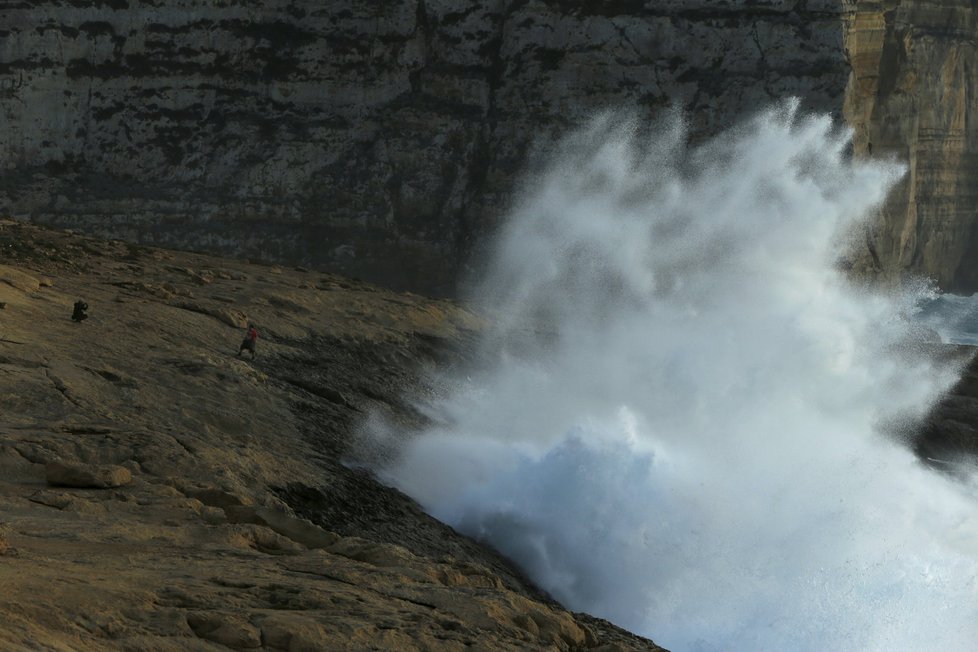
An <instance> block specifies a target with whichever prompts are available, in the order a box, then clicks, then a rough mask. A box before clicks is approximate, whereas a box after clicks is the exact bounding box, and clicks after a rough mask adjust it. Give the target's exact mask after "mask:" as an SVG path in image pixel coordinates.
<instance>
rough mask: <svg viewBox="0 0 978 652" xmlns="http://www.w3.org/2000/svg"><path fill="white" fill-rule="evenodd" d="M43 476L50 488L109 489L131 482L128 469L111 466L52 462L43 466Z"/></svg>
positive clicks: (130, 474)
mask: <svg viewBox="0 0 978 652" xmlns="http://www.w3.org/2000/svg"><path fill="white" fill-rule="evenodd" d="M44 475H45V478H46V479H47V482H48V484H49V485H51V486H54V487H75V488H78V489H110V488H112V487H122V486H124V485H127V484H129V483H130V482H132V473H131V472H130V471H129V469H127V468H125V467H122V466H115V465H111V464H104V465H94V464H69V463H65V462H58V461H54V462H48V463H47V464H46V465H45V466H44Z"/></svg>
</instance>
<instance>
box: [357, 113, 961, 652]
mask: <svg viewBox="0 0 978 652" xmlns="http://www.w3.org/2000/svg"><path fill="white" fill-rule="evenodd" d="M847 138H848V135H847V134H845V133H839V132H837V131H835V130H833V127H832V123H831V121H830V120H829V118H827V117H825V116H804V115H799V114H798V112H797V107H796V104H795V103H793V102H789V103H786V104H784V105H782V106H778V107H775V108H773V109H771V110H769V111H766V112H764V113H762V114H760V115H758V116H757V117H756V118H755V119H753V120H751V121H749V122H747V123H745V124H743V125H741V126H740V127H738V128H737V129H734V130H732V131H730V132H729V133H726V134H724V135H722V136H720V137H719V138H717V139H715V140H713V141H711V142H709V143H705V144H703V145H701V146H698V147H696V148H690V147H687V146H686V136H685V131H684V127H683V122H682V117H681V116H673V117H672V118H670V119H666V120H664V121H663V123H662V124H659V125H657V126H653V127H648V126H647V125H641V124H636V123H635V122H629V121H627V120H619V119H616V118H614V117H604V118H597V119H596V120H595V121H594V122H593V123H592V124H591V125H590V126H589V127H588V128H587V129H584V130H582V131H581V132H579V133H576V134H574V135H572V136H571V137H569V138H568V139H567V140H566V141H565V142H564V143H563V144H562V145H560V146H559V147H556V148H555V149H554V151H553V152H552V157H551V164H550V167H549V168H548V169H547V170H546V171H545V172H542V173H540V174H538V175H536V176H534V177H533V178H531V179H527V180H526V183H525V185H524V188H523V190H522V191H521V193H520V194H519V196H518V197H517V199H516V200H515V201H514V205H513V208H512V210H511V212H510V215H509V218H508V220H507V221H506V223H505V224H504V225H503V227H502V228H501V230H500V233H499V235H498V239H497V242H496V247H495V250H494V252H493V258H492V262H491V265H490V269H489V271H488V273H487V274H486V276H485V278H484V279H483V280H482V282H481V284H480V287H479V290H478V292H477V293H476V295H475V297H474V300H476V301H478V302H479V303H480V305H481V309H482V310H483V311H484V312H485V314H487V315H489V316H490V318H491V320H492V325H491V327H490V328H489V329H488V330H487V332H486V333H485V335H484V337H483V339H482V341H481V342H480V344H479V350H478V352H477V353H476V355H475V361H474V362H473V364H472V365H471V366H470V367H469V368H467V369H465V370H463V371H461V372H457V373H454V375H451V376H444V377H442V378H440V379H438V380H439V382H440V383H441V384H442V387H444V388H445V391H444V392H443V395H442V396H440V397H439V398H438V399H435V400H428V401H425V402H423V403H419V408H420V409H422V410H424V411H425V412H426V414H427V415H428V416H429V417H430V419H431V423H432V425H431V426H430V427H429V428H427V429H426V430H424V431H421V432H403V431H400V430H398V429H396V428H393V427H391V426H387V425H384V424H383V423H381V422H380V421H379V420H377V419H375V420H373V422H372V423H371V425H370V427H369V428H368V429H367V432H366V433H365V435H364V437H365V441H366V442H367V443H368V446H372V447H374V449H376V450H381V449H382V450H383V451H385V455H384V456H383V457H382V458H380V457H378V459H383V461H381V462H377V463H376V465H375V470H376V472H377V473H378V474H379V475H380V477H381V478H382V479H384V480H385V481H386V482H388V483H390V484H392V485H394V486H397V487H399V488H400V489H402V490H403V491H405V492H406V493H408V494H410V495H411V496H413V497H414V498H416V499H417V500H418V501H419V502H420V503H421V504H422V506H424V508H425V509H426V510H428V511H429V512H430V513H431V514H433V515H434V516H436V517H437V518H439V519H441V520H443V521H445V522H447V523H449V524H451V525H452V526H454V527H455V528H457V529H459V530H460V531H462V532H465V533H467V534H469V535H472V536H474V537H478V538H480V539H483V540H485V541H488V542H489V543H490V544H492V545H493V546H495V547H496V548H498V549H499V550H500V551H502V552H503V553H505V554H506V555H508V556H509V557H511V558H512V559H514V560H515V561H516V562H517V563H519V564H520V565H521V566H522V567H523V568H524V569H525V570H526V571H527V573H528V574H529V575H530V576H531V577H532V579H533V580H535V581H536V582H537V583H538V584H540V585H541V586H542V587H543V588H545V589H546V590H548V591H549V592H551V594H552V595H554V596H555V597H556V598H558V599H559V600H560V601H561V602H562V603H563V604H564V605H566V606H567V607H569V608H571V609H573V610H582V611H587V612H590V613H593V614H595V615H598V616H601V617H604V618H607V619H609V620H611V621H613V622H615V623H617V624H619V625H621V626H624V627H626V628H628V629H630V630H632V631H635V632H637V633H640V634H643V635H646V636H649V637H652V638H654V640H655V641H656V642H658V643H659V644H660V645H663V646H665V647H667V648H669V649H671V650H674V651H675V652H681V651H705V650H725V651H726V650H744V651H757V650H792V651H804V650H820V651H821V650H887V651H893V650H908V651H910V650H913V651H919V650H962V651H963V650H974V649H976V647H975V645H976V644H975V641H976V640H978V495H976V494H978V492H976V490H975V486H976V485H975V483H974V481H973V478H967V477H966V478H965V479H964V480H962V479H961V478H960V477H958V479H951V478H950V477H948V476H945V475H942V474H939V473H937V472H935V471H933V470H930V469H928V468H926V467H924V466H923V465H921V464H920V463H919V461H918V460H917V459H915V457H914V456H913V454H912V453H911V452H910V451H909V449H908V446H907V442H906V441H905V437H906V434H905V433H906V432H907V431H908V428H909V427H912V425H913V424H914V422H915V419H918V418H920V416H921V415H922V414H923V413H924V412H925V411H926V410H927V409H928V407H929V406H931V405H932V404H933V403H934V401H935V400H937V399H938V398H939V396H940V395H941V393H942V392H944V391H947V389H948V388H949V387H951V386H952V385H953V383H954V382H955V380H956V378H957V377H958V373H959V369H957V368H956V367H955V366H954V364H953V363H950V362H947V361H940V360H937V359H934V358H932V357H931V354H930V351H931V350H932V349H931V348H930V347H928V346H924V345H923V343H924V342H926V341H928V340H933V339H934V338H935V337H941V338H944V339H945V340H946V341H968V342H971V343H974V342H975V341H978V335H976V334H975V333H976V331H978V306H976V302H975V301H974V300H973V299H970V298H969V299H965V298H954V297H941V296H938V295H936V294H935V293H934V292H933V291H931V290H930V289H929V288H928V286H927V284H926V283H920V284H918V286H917V287H908V288H906V289H904V290H902V291H899V292H893V293H890V294H881V293H878V292H873V291H870V290H868V289H866V288H861V287H855V286H853V285H852V284H851V283H849V282H847V281H846V279H845V278H843V277H842V276H841V275H840V273H839V272H838V271H837V269H838V265H837V264H836V263H837V260H838V257H839V255H840V252H843V251H845V250H846V247H848V246H849V245H850V243H851V241H852V240H853V239H858V238H860V237H861V235H860V234H861V231H860V229H861V226H862V224H863V223H864V222H865V220H866V219H867V217H868V216H870V215H871V214H872V211H874V210H875V209H876V207H877V206H878V205H879V204H880V202H881V201H882V200H883V198H884V197H885V195H886V193H887V191H888V189H889V188H890V187H891V186H892V184H894V183H895V182H896V181H897V180H898V179H899V178H900V177H901V175H903V174H904V169H903V168H902V167H901V166H900V165H899V164H898V163H896V162H891V163H878V162H877V163H867V162H860V161H852V160H849V159H848V158H847V157H846V156H845V151H846V147H847V143H848V140H847ZM935 333H936V334H937V335H936V336H935Z"/></svg>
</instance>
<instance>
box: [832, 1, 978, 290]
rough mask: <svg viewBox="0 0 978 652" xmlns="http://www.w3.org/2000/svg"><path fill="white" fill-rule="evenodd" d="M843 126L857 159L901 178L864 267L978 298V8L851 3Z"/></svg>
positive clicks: (947, 4) (969, 5) (932, 3)
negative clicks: (896, 171) (873, 161)
mask: <svg viewBox="0 0 978 652" xmlns="http://www.w3.org/2000/svg"><path fill="white" fill-rule="evenodd" d="M849 4H850V5H851V7H852V10H853V11H852V13H851V14H849V16H848V22H847V27H846V48H847V50H848V51H849V54H850V57H851V61H852V76H851V79H850V84H849V88H848V90H847V93H846V103H845V116H846V121H847V122H848V123H849V124H851V125H852V126H853V128H854V129H855V135H856V137H855V148H856V152H857V153H858V154H860V155H863V156H872V157H882V158H895V159H897V160H900V161H901V162H904V163H906V164H907V166H908V172H907V176H906V177H905V179H904V181H903V183H901V184H900V185H899V186H898V187H897V189H896V190H895V191H894V193H893V194H892V195H891V197H890V201H889V202H888V204H887V206H886V207H885V208H884V210H883V211H882V213H881V214H880V215H879V217H878V219H877V221H876V223H875V224H874V225H873V226H872V228H871V230H870V233H869V234H868V238H867V241H868V242H867V245H868V246H867V254H866V256H864V257H863V259H862V260H861V261H860V265H861V266H862V268H864V269H869V270H872V271H873V272H875V273H881V274H882V275H884V276H885V277H887V278H890V279H899V278H900V277H902V276H904V275H905V274H906V273H907V272H910V273H913V274H923V275H926V276H930V277H932V278H935V279H936V280H937V281H938V282H939V284H940V286H941V287H942V288H944V289H947V290H952V291H956V292H961V293H971V292H975V291H976V290H978V262H976V261H978V186H976V185H975V183H974V178H975V173H976V171H978V120H975V116H976V113H978V91H976V84H975V81H974V80H975V72H976V70H975V55H976V52H978V8H976V7H975V4H974V3H973V2H971V1H970V0H884V1H878V0H873V1H869V0H854V1H852V2H850V3H849Z"/></svg>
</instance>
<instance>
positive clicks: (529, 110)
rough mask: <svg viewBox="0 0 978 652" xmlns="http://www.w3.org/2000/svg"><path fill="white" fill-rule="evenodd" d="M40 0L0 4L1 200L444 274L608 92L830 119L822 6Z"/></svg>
mask: <svg viewBox="0 0 978 652" xmlns="http://www.w3.org/2000/svg"><path fill="white" fill-rule="evenodd" d="M585 4H588V5H593V6H594V7H597V6H598V5H600V8H582V6H581V3H576V2H566V1H560V0H548V1H542V0H536V1H517V2H502V1H498V0H497V1H492V2H475V1H474V0H454V1H446V0H405V1H403V2H397V3H377V2H373V1H372V0H371V1H367V0H346V1H335V2H328V3H318V4H317V3H307V2H298V1H290V0H269V1H267V2H262V3H253V2H244V1H243V0H228V1H225V2H218V1H217V0H155V1H154V0H141V1H140V0H129V1H127V0H103V1H100V2H76V1H73V0H38V1H36V2H23V3H20V4H16V3H7V4H6V5H5V6H4V7H3V8H0V130H2V138H0V212H5V213H10V214H12V215H14V216H17V217H23V218H30V219H34V220H37V221H41V222H47V223H53V224H57V225H62V226H72V227H77V228H84V229H86V230H90V231H93V232H96V233H98V234H101V235H107V236H113V237H120V238H125V239H128V240H133V241H139V242H143V243H150V244H158V245H164V246H170V247H178V248H192V249H207V250H211V251H217V252H221V253H225V254H234V255H239V256H245V257H250V258H262V259H267V260H277V261H286V262H290V263H296V264H303V265H311V266H317V267H323V268H329V269H334V270H339V271H343V272H346V273H350V274H357V275H361V276H365V277H368V278H370V279H373V280H379V281H382V282H386V283H387V284H390V285H394V286H398V287H409V288H413V289H418V290H424V291H429V292H451V291H452V289H453V287H454V282H455V279H456V278H457V277H458V275H459V272H460V271H462V269H463V268H464V266H465V264H466V261H467V260H468V257H469V254H470V253H471V252H472V251H473V249H474V248H475V246H476V244H477V243H478V242H479V241H480V240H481V236H482V235H483V234H484V233H485V232H486V231H487V230H488V229H489V228H491V227H492V225H493V224H494V223H495V222H496V221H497V219H498V217H499V216H500V215H501V214H502V213H503V212H504V210H505V204H506V203H507V202H509V201H510V199H509V198H510V197H511V195H512V193H513V191H514V189H515V187H516V184H515V182H514V179H515V178H516V177H517V175H518V174H520V173H521V171H522V170H524V169H525V168H526V166H528V165H529V166H532V165H533V164H534V163H533V162H534V160H535V153H537V152H540V151H543V150H546V149H547V148H548V147H549V144H550V143H551V142H552V141H553V139H554V138H555V137H557V136H558V135H561V134H563V133H565V132H566V131H567V130H568V129H569V128H570V127H571V126H573V125H577V124H580V123H582V122H584V121H585V120H586V119H587V118H588V117H589V116H590V115H591V114H592V113H593V112H595V111H598V110H605V109H609V108H622V107H624V108H626V109H629V110H633V111H635V110H637V111H639V112H640V113H642V114H648V115H650V116H651V115H653V114H656V113H658V112H660V111H662V110H668V109H669V108H670V107H671V106H678V107H680V108H685V109H687V110H688V111H689V114H688V115H689V116H690V118H691V120H692V121H693V125H692V133H693V134H694V135H695V134H708V133H712V132H715V131H717V130H719V129H720V128H721V127H723V126H726V125H728V124H730V123H731V122H734V121H736V120H738V119H739V118H740V117H742V116H744V115H745V114H747V113H753V112H754V111H756V110H758V109H759V108H761V107H762V106H764V105H766V104H768V103H769V102H770V101H772V100H775V99H779V98H782V97H784V96H786V95H799V96H801V97H802V98H803V99H804V101H805V103H806V106H808V107H810V108H813V109H819V110H823V111H830V112H836V113H839V110H840V108H841V106H842V103H843V99H842V98H843V93H844V89H845V83H846V78H847V75H848V71H849V68H848V65H847V62H846V55H845V51H844V47H843V25H844V20H843V14H844V8H843V7H842V6H841V5H840V3H839V2H837V1H836V0H809V1H807V2H801V3H799V2H794V1H792V2H788V1H786V0H766V1H757V0H755V1H747V0H732V1H730V2H725V3H718V2H715V1H707V0H699V1H697V0H672V1H669V0H656V1H655V2H640V1H628V0H622V1H619V2H613V3H585Z"/></svg>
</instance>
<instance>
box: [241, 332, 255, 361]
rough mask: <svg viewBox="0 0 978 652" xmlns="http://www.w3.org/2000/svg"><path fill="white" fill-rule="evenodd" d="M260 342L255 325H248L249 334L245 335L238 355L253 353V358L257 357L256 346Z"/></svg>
mask: <svg viewBox="0 0 978 652" xmlns="http://www.w3.org/2000/svg"><path fill="white" fill-rule="evenodd" d="M257 342H258V329H257V328H255V325H254V324H248V332H247V333H246V334H245V338H244V340H242V342H241V346H240V347H238V355H241V352H242V351H245V350H248V351H251V357H252V359H254V357H255V344H256V343H257Z"/></svg>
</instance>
